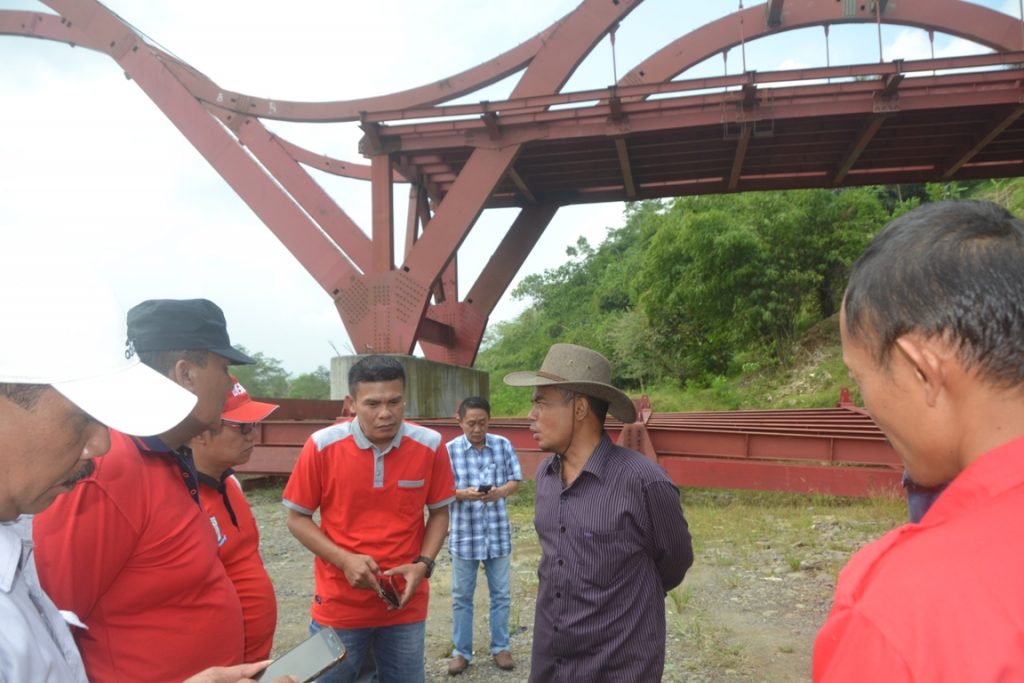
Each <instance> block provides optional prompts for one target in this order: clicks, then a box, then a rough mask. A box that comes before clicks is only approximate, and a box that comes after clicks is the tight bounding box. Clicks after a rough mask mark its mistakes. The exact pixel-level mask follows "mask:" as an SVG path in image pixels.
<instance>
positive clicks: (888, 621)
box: [813, 202, 1024, 683]
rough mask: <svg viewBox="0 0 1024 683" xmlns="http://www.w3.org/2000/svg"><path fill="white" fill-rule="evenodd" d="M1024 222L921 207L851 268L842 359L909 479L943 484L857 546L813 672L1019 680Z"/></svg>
mask: <svg viewBox="0 0 1024 683" xmlns="http://www.w3.org/2000/svg"><path fill="white" fill-rule="evenodd" d="M1022 293H1024V222H1022V221H1020V220H1019V219H1017V218H1015V217H1014V216H1013V215H1011V214H1010V213H1009V212H1008V211H1006V210H1005V209H1003V208H1002V207H1000V206H997V205H995V204H992V203H990V202H936V203H931V204H925V205H923V206H921V207H919V208H917V209H915V210H913V211H910V212H908V213H906V214H904V215H902V216H900V217H899V218H897V219H896V220H894V221H892V222H891V223H890V224H889V225H888V226H887V227H886V228H885V229H884V230H883V231H882V232H881V233H879V235H878V236H877V237H876V238H875V239H874V241H873V242H872V243H871V245H870V246H869V247H868V249H867V251H866V252H865V253H864V254H863V255H862V256H861V257H860V258H859V259H858V260H857V262H856V263H855V264H854V265H853V267H852V269H851V272H850V281H849V284H848V286H847V289H846V295H845V297H844V299H843V305H842V308H841V309H840V314H839V331H840V335H841V337H842V342H843V360H844V361H845V362H846V366H847V367H848V368H849V371H850V375H851V376H852V377H853V379H854V380H855V381H856V382H857V384H858V385H859V387H860V393H861V396H862V397H863V398H864V406H865V408H867V410H868V412H870V413H871V415H872V417H874V419H875V421H876V422H877V423H878V426H879V427H881V429H882V431H884V432H885V434H886V436H887V437H888V439H889V441H890V442H891V443H892V445H893V448H895V449H896V452H897V453H899V455H900V457H901V458H902V460H903V463H904V465H905V467H906V472H907V475H908V476H909V478H910V479H911V480H912V481H914V482H915V483H916V484H919V485H921V486H925V487H933V486H939V485H942V484H945V483H946V482H949V485H948V486H947V487H946V489H945V490H944V491H943V492H942V494H941V495H940V496H939V497H938V499H937V500H936V501H935V502H934V504H932V506H931V507H930V508H929V509H928V511H927V512H925V513H924V516H923V517H922V518H921V520H920V522H918V523H916V524H907V525H904V526H901V527H899V528H898V529H895V530H894V531H891V532H889V533H888V534H887V535H885V536H884V537H883V538H881V539H879V540H877V541H875V542H874V543H871V544H869V545H868V546H866V547H864V548H862V549H861V550H860V551H859V552H857V553H856V554H855V555H854V556H853V558H852V559H851V560H850V561H849V563H847V565H846V567H844V568H843V570H842V572H841V573H840V574H839V579H838V581H837V584H836V593H835V600H834V603H833V606H832V611H831V612H830V613H829V616H828V619H827V621H826V622H825V625H824V626H823V627H822V629H821V631H820V632H819V633H818V638H817V640H816V641H815V644H814V664H813V678H814V680H815V681H817V682H819V683H821V682H826V681H827V682H829V683H846V682H849V683H854V682H856V683H859V682H860V681H886V682H887V683H896V682H900V681H908V682H909V681H997V680H998V681H1020V680H1024V619H1022V617H1021V615H1022V614H1024V582H1022V581H1021V576H1022V575H1024V546H1022V545H1021V543H1020V538H1021V536H1022V534H1024V467H1022V463H1024V297H1022Z"/></svg>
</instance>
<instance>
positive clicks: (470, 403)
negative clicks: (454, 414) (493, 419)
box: [459, 396, 491, 420]
mask: <svg viewBox="0 0 1024 683" xmlns="http://www.w3.org/2000/svg"><path fill="white" fill-rule="evenodd" d="M470 408H477V409H478V410H482V411H484V412H485V413H487V417H490V416H491V404H490V403H488V401H487V399H486V398H481V397H480V396H470V397H469V398H464V399H462V403H460V404H459V419H460V420H461V419H463V418H465V417H466V411H467V410H469V409H470Z"/></svg>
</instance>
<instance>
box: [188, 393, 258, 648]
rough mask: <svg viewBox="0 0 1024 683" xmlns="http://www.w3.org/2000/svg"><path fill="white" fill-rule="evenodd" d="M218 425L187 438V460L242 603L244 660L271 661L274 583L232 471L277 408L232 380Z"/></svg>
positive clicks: (245, 459)
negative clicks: (192, 463)
mask: <svg viewBox="0 0 1024 683" xmlns="http://www.w3.org/2000/svg"><path fill="white" fill-rule="evenodd" d="M231 380H232V383H233V384H232V387H231V390H230V391H228V396H227V399H226V400H225V401H224V411H223V412H222V413H221V416H220V425H219V426H217V427H214V428H213V429H208V430H206V431H205V432H203V433H202V434H200V435H199V436H197V437H195V438H193V439H192V442H191V444H190V445H191V446H192V456H193V457H194V458H195V461H196V469H197V470H198V471H199V498H200V500H201V501H202V503H203V509H204V510H206V513H207V514H208V515H209V516H210V522H211V523H212V524H213V528H214V531H215V532H216V534H217V554H218V555H219V556H220V560H221V562H222V563H223V564H224V569H225V570H227V573H228V578H229V579H231V582H232V583H233V584H235V590H236V591H237V592H238V599H239V600H240V601H241V603H242V619H243V621H244V625H245V657H244V658H243V661H246V662H258V661H262V660H264V659H267V658H268V657H270V648H271V646H272V645H273V643H274V629H275V628H276V627H277V599H276V598H275V597H274V584H272V583H271V582H270V577H269V576H268V575H267V570H266V568H265V567H264V566H263V558H262V557H260V548H259V545H260V531H259V528H257V526H256V519H255V518H254V517H253V516H252V508H250V507H249V502H248V501H247V500H246V499H245V494H243V493H242V486H241V484H239V483H238V479H236V478H235V476H234V473H235V472H234V470H233V469H231V468H232V467H235V466H237V465H244V464H245V463H247V462H249V458H250V457H251V456H252V449H253V446H254V445H255V444H256V430H255V428H256V423H257V422H260V421H262V420H265V419H266V418H267V417H268V416H269V415H270V414H271V413H272V412H274V411H275V410H277V408H278V406H276V405H274V404H273V403H261V402H259V401H254V400H252V398H250V397H249V392H247V391H246V390H245V388H244V387H243V386H242V385H241V384H239V382H238V379H236V378H235V377H234V376H232V377H231Z"/></svg>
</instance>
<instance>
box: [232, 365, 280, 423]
mask: <svg viewBox="0 0 1024 683" xmlns="http://www.w3.org/2000/svg"><path fill="white" fill-rule="evenodd" d="M231 381H232V382H234V386H232V387H231V389H229V390H228V397H227V399H226V400H225V401H224V409H223V410H222V411H221V415H220V417H221V419H222V420H227V421H228V422H259V421H260V420H265V419H266V418H267V416H268V415H270V414H271V413H272V412H274V411H275V410H277V409H278V407H279V406H277V405H274V404H273V403H260V402H259V401H254V400H252V398H251V397H250V396H249V392H248V391H246V390H245V387H243V386H242V385H241V384H239V382H238V378H237V377H235V376H234V375H231Z"/></svg>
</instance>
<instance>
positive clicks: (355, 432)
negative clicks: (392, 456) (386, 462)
mask: <svg viewBox="0 0 1024 683" xmlns="http://www.w3.org/2000/svg"><path fill="white" fill-rule="evenodd" d="M349 430H350V431H351V432H352V438H353V439H355V442H356V446H358V447H359V448H363V449H367V448H370V449H373V451H374V452H375V453H380V454H381V455H384V454H385V453H388V452H389V451H391V449H392V448H398V447H399V446H400V445H401V444H402V437H403V436H404V435H405V420H402V423H401V424H400V425H399V426H398V431H397V432H396V433H395V438H393V439H391V443H390V444H388V447H387V448H385V449H384V450H381V449H379V448H377V447H376V446H375V445H374V444H373V443H372V442H371V441H370V440H369V439H367V438H366V435H365V434H363V428H362V427H361V426H360V425H359V418H358V417H353V418H352V424H351V426H350V427H349Z"/></svg>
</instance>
